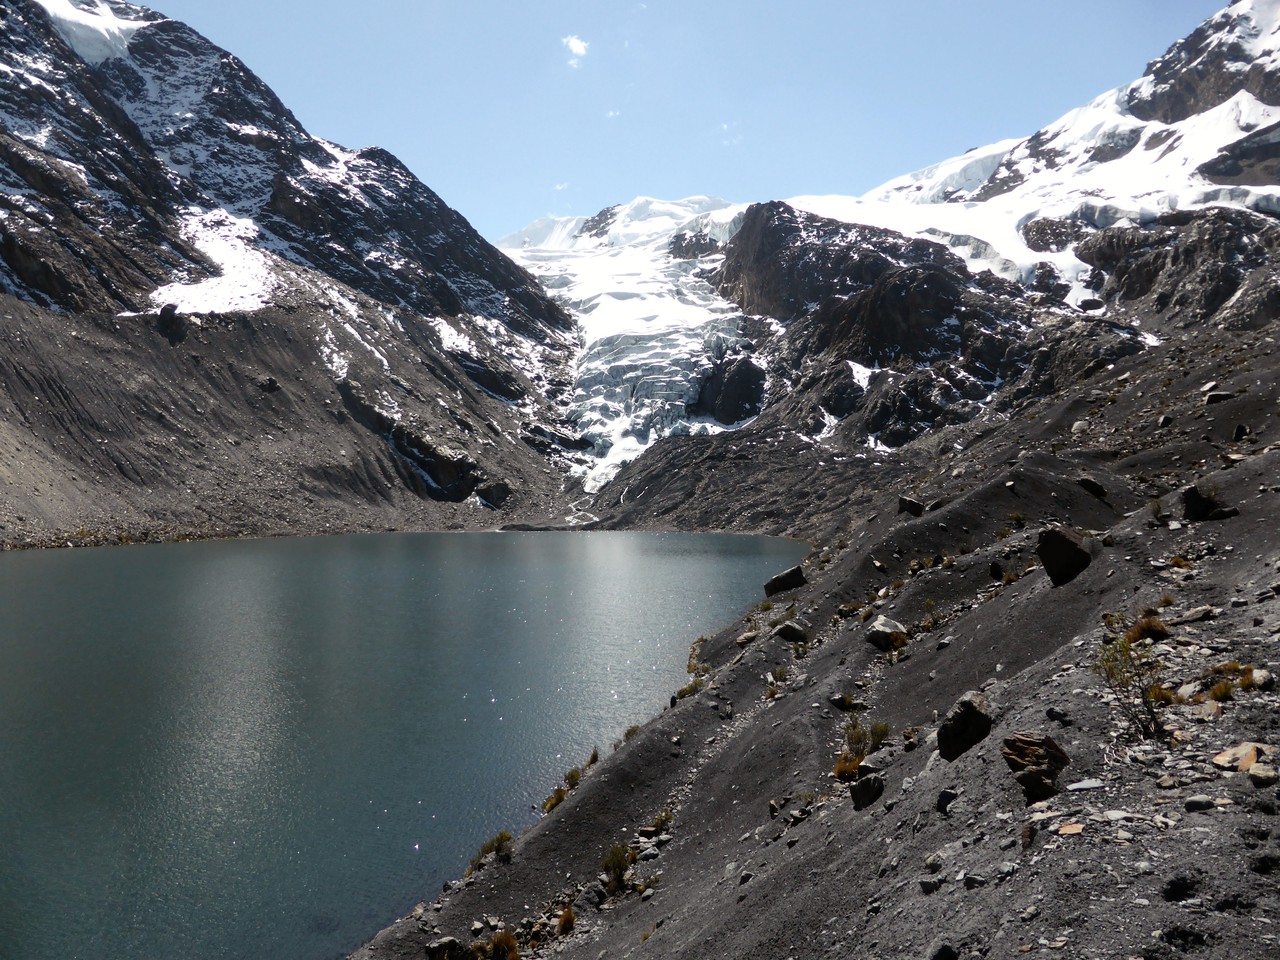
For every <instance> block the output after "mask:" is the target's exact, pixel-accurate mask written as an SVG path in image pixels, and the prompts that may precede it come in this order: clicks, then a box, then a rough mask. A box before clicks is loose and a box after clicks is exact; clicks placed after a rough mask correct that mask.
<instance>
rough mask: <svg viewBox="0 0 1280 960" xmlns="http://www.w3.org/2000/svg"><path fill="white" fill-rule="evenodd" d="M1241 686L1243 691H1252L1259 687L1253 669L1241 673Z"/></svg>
mask: <svg viewBox="0 0 1280 960" xmlns="http://www.w3.org/2000/svg"><path fill="white" fill-rule="evenodd" d="M1239 684H1240V689H1241V690H1252V689H1253V688H1254V687H1255V686H1256V685H1257V681H1256V680H1255V679H1254V678H1253V667H1245V668H1243V669H1242V670H1241V671H1240V680H1239Z"/></svg>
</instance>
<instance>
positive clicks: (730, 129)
mask: <svg viewBox="0 0 1280 960" xmlns="http://www.w3.org/2000/svg"><path fill="white" fill-rule="evenodd" d="M717 133H719V135H720V145H721V146H725V147H736V146H738V145H739V144H741V143H742V131H741V129H740V124H739V123H738V121H736V120H735V121H733V122H732V123H722V124H720V129H719V130H718V131H717Z"/></svg>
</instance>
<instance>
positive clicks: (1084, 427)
mask: <svg viewBox="0 0 1280 960" xmlns="http://www.w3.org/2000/svg"><path fill="white" fill-rule="evenodd" d="M1071 432H1072V434H1074V435H1075V436H1077V437H1078V436H1080V435H1081V434H1083V433H1088V432H1089V424H1087V423H1086V422H1085V421H1083V420H1077V421H1076V422H1075V423H1073V424H1072V425H1071Z"/></svg>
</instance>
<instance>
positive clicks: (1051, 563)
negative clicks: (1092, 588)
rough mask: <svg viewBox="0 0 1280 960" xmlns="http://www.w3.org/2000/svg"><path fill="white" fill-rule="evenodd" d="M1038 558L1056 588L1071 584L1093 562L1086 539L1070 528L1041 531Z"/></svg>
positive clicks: (1037, 542) (1037, 548)
mask: <svg viewBox="0 0 1280 960" xmlns="http://www.w3.org/2000/svg"><path fill="white" fill-rule="evenodd" d="M1036 556H1037V557H1039V558H1040V563H1041V564H1042V565H1043V566H1044V572H1045V573H1047V574H1048V575H1049V579H1050V580H1052V581H1053V585H1054V586H1055V587H1061V586H1062V585H1063V584H1067V583H1070V582H1071V581H1072V580H1074V579H1075V578H1076V577H1078V576H1080V574H1082V573H1083V572H1084V571H1085V569H1086V568H1087V567H1088V566H1089V564H1090V563H1092V562H1093V555H1092V554H1091V553H1090V552H1089V548H1088V547H1087V546H1086V545H1085V541H1084V537H1082V536H1080V534H1078V533H1076V531H1074V530H1072V529H1071V528H1070V527H1063V526H1059V527H1050V528H1048V529H1047V530H1041V531H1040V537H1039V539H1038V540H1037V541H1036Z"/></svg>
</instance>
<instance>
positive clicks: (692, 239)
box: [667, 233, 720, 260]
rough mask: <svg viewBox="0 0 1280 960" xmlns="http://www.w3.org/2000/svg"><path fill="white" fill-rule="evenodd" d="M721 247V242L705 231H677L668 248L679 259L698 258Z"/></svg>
mask: <svg viewBox="0 0 1280 960" xmlns="http://www.w3.org/2000/svg"><path fill="white" fill-rule="evenodd" d="M719 249H720V244H719V243H717V242H716V241H715V240H713V239H712V238H711V237H709V236H707V234H705V233H677V234H676V235H675V236H673V237H672V238H671V242H670V243H669V244H668V245H667V250H668V252H670V254H671V256H673V257H675V258H676V259H677V260H697V259H699V258H700V257H705V256H707V255H708V254H712V253H715V252H716V251H717V250H719Z"/></svg>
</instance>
